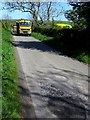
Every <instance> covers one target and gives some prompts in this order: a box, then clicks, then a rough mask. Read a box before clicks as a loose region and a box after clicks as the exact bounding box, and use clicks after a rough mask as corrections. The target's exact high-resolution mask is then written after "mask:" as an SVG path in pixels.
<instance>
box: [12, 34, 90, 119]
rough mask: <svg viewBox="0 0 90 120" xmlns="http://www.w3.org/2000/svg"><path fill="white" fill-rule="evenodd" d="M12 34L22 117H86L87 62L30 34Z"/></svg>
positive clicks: (88, 110)
mask: <svg viewBox="0 0 90 120" xmlns="http://www.w3.org/2000/svg"><path fill="white" fill-rule="evenodd" d="M13 37H14V41H13V45H14V46H15V49H16V58H17V64H18V71H19V81H20V83H19V92H20V94H21V99H22V115H23V117H24V118H33V119H34V118H54V119H55V118H57V119H60V120H62V118H63V119H64V120H67V119H68V120H70V118H71V119H75V118H76V120H77V119H78V120H80V119H81V120H87V119H89V118H88V115H89V113H90V105H89V102H88V96H89V93H88V85H89V82H90V81H89V79H90V76H88V65H86V64H84V63H82V62H79V61H77V60H75V59H72V58H69V57H67V56H65V55H63V54H61V53H58V52H56V51H55V50H53V49H52V48H50V47H48V46H47V45H45V44H44V43H42V42H40V41H38V40H37V39H35V38H33V37H28V36H13Z"/></svg>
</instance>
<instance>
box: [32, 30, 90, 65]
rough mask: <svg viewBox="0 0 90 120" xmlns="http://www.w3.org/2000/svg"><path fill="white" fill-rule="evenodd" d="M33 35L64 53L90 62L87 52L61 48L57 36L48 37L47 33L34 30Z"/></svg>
mask: <svg viewBox="0 0 90 120" xmlns="http://www.w3.org/2000/svg"><path fill="white" fill-rule="evenodd" d="M32 36H33V37H35V38H36V39H38V40H40V41H42V42H44V43H45V44H47V45H49V46H51V47H52V48H55V49H57V50H58V51H60V52H62V53H63V54H66V55H68V56H69V57H72V58H75V59H77V60H79V61H82V62H84V63H87V64H88V63H89V64H90V56H89V55H88V54H87V53H85V52H83V51H82V52H79V51H70V50H68V49H67V48H63V47H62V46H61V48H60V47H59V45H58V42H57V38H56V37H48V36H46V35H42V34H41V33H37V32H32Z"/></svg>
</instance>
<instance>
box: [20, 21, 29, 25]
mask: <svg viewBox="0 0 90 120" xmlns="http://www.w3.org/2000/svg"><path fill="white" fill-rule="evenodd" d="M20 26H30V22H20Z"/></svg>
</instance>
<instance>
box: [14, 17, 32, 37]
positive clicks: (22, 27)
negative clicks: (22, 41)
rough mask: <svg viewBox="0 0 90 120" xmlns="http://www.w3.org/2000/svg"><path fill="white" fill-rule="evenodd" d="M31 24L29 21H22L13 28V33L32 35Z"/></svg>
mask: <svg viewBox="0 0 90 120" xmlns="http://www.w3.org/2000/svg"><path fill="white" fill-rule="evenodd" d="M31 31H32V29H31V22H30V21H29V20H24V19H21V20H19V21H17V22H16V25H14V26H13V28H12V32H13V33H14V34H23V35H31Z"/></svg>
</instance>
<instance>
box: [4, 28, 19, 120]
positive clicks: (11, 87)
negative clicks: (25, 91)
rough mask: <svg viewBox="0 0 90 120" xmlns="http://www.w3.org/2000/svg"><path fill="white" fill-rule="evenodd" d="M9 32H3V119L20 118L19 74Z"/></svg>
mask: <svg viewBox="0 0 90 120" xmlns="http://www.w3.org/2000/svg"><path fill="white" fill-rule="evenodd" d="M11 42H12V36H11V32H10V31H9V30H4V29H3V30H2V94H3V97H2V106H3V107H2V119H3V120H5V119H10V118H20V114H19V108H20V103H19V97H18V87H17V84H18V74H17V67H16V61H15V51H14V48H13V46H12V44H11Z"/></svg>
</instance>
